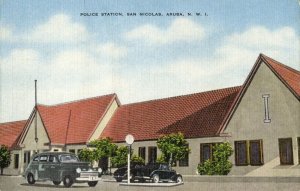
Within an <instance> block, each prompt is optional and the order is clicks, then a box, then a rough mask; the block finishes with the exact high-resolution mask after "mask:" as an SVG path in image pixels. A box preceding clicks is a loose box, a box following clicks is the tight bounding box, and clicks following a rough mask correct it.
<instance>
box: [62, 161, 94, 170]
mask: <svg viewBox="0 0 300 191" xmlns="http://www.w3.org/2000/svg"><path fill="white" fill-rule="evenodd" d="M61 164H62V165H64V166H69V167H73V168H81V169H82V170H88V169H90V168H91V166H90V163H88V162H62V163H61Z"/></svg>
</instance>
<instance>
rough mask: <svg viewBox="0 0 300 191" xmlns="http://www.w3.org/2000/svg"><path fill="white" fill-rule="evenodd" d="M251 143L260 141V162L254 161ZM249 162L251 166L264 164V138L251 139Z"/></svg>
mask: <svg viewBox="0 0 300 191" xmlns="http://www.w3.org/2000/svg"><path fill="white" fill-rule="evenodd" d="M251 143H258V144H259V159H260V161H259V162H258V163H254V162H253V161H252V152H251V151H252V147H251ZM248 145H249V159H250V160H249V164H250V165H251V166H260V165H263V164H264V157H263V140H262V139H257V140H249V144H248Z"/></svg>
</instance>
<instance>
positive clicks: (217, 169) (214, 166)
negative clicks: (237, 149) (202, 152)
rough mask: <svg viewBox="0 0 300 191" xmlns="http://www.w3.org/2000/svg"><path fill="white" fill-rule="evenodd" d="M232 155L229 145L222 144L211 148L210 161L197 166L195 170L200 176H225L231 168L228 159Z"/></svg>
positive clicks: (226, 143)
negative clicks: (211, 156)
mask: <svg viewBox="0 0 300 191" xmlns="http://www.w3.org/2000/svg"><path fill="white" fill-rule="evenodd" d="M232 154H233V150H232V147H231V145H230V143H228V142H224V143H220V144H216V145H215V146H213V158H212V160H206V161H205V162H204V163H202V164H199V165H198V167H197V169H198V172H199V174H201V175H227V174H228V173H229V172H230V170H231V167H232V163H231V162H230V161H229V157H230V156H231V155H232Z"/></svg>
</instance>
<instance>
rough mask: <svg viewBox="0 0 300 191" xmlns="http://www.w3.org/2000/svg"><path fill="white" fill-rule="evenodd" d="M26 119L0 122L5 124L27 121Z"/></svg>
mask: <svg viewBox="0 0 300 191" xmlns="http://www.w3.org/2000/svg"><path fill="white" fill-rule="evenodd" d="M25 121H27V119H23V120H18V121H7V122H2V123H0V125H4V124H8V123H17V122H25Z"/></svg>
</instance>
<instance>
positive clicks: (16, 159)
mask: <svg viewBox="0 0 300 191" xmlns="http://www.w3.org/2000/svg"><path fill="white" fill-rule="evenodd" d="M14 159H15V160H14V162H15V164H14V167H15V168H19V154H15V157H14Z"/></svg>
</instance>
